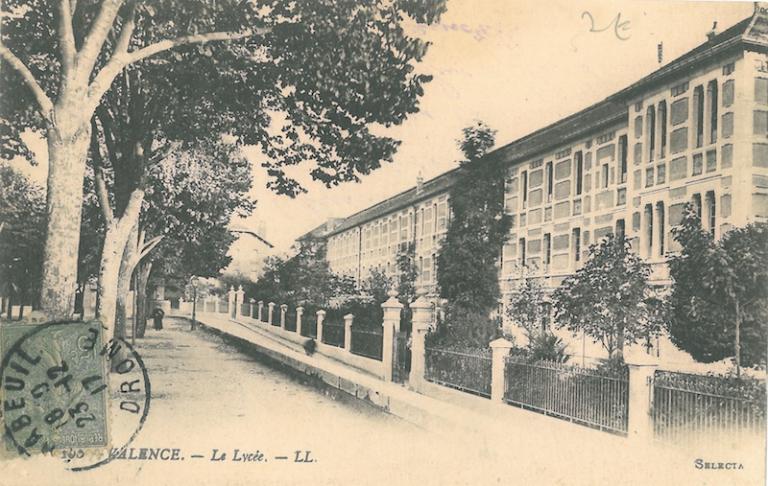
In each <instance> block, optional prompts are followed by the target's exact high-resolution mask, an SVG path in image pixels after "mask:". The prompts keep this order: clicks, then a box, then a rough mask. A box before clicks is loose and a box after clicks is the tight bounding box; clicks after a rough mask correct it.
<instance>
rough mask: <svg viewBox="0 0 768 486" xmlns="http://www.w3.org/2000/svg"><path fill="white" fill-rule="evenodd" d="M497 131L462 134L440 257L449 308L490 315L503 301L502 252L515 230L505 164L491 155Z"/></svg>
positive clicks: (476, 127)
mask: <svg viewBox="0 0 768 486" xmlns="http://www.w3.org/2000/svg"><path fill="white" fill-rule="evenodd" d="M494 136H495V131H494V130H492V129H490V128H489V127H488V126H486V125H485V124H484V123H482V122H478V123H477V124H476V125H473V126H470V127H468V128H465V129H464V130H463V138H462V139H461V140H459V141H458V144H459V147H460V148H461V149H462V150H463V151H464V156H465V160H463V161H461V169H460V170H461V175H460V178H459V180H458V181H457V182H456V184H454V185H453V187H452V188H451V190H450V193H449V200H450V202H451V210H452V217H451V219H450V221H449V224H448V231H447V233H446V236H445V240H444V241H443V244H442V247H441V250H440V255H439V256H438V265H437V281H438V285H439V287H440V292H441V296H442V297H444V298H446V299H448V300H449V302H450V305H452V306H459V307H461V308H463V309H466V310H467V311H470V312H477V313H482V314H488V313H489V312H490V311H491V310H492V309H495V308H496V306H497V305H498V300H499V281H498V270H497V268H496V264H497V260H498V257H499V251H500V248H501V247H502V245H503V244H504V240H505V238H506V237H507V234H508V232H509V227H510V220H509V216H508V215H505V214H504V166H503V164H502V163H501V161H499V160H497V159H495V158H494V157H492V156H486V154H487V152H488V151H489V150H490V149H491V148H492V147H493V144H494Z"/></svg>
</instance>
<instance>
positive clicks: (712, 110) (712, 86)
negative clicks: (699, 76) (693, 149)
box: [707, 79, 717, 143]
mask: <svg viewBox="0 0 768 486" xmlns="http://www.w3.org/2000/svg"><path fill="white" fill-rule="evenodd" d="M707 98H709V143H715V142H717V80H716V79H713V80H712V81H710V82H709V85H708V86H707Z"/></svg>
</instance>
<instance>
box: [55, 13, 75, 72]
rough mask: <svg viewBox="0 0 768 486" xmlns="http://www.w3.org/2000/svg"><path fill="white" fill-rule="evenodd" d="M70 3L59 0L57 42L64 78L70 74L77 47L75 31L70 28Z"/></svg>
mask: <svg viewBox="0 0 768 486" xmlns="http://www.w3.org/2000/svg"><path fill="white" fill-rule="evenodd" d="M71 8H72V5H71V4H70V0H59V43H60V44H61V64H62V68H63V71H64V72H63V74H64V79H68V78H69V77H70V75H71V74H72V68H73V66H74V63H75V56H76V54H77V49H76V48H75V33H74V31H73V29H72V9H71Z"/></svg>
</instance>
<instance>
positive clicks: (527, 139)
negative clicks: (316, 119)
mask: <svg viewBox="0 0 768 486" xmlns="http://www.w3.org/2000/svg"><path fill="white" fill-rule="evenodd" d="M745 45H746V46H750V47H759V48H760V49H762V50H768V14H767V13H764V12H762V11H759V10H758V9H756V11H755V14H754V15H753V16H751V17H748V18H746V19H744V20H742V21H740V22H738V23H737V24H735V25H733V26H732V27H730V28H728V29H726V30H724V31H723V32H721V33H720V34H717V35H714V36H712V38H710V39H708V40H707V41H706V42H705V43H703V44H701V45H699V46H697V47H695V48H694V49H692V50H690V51H688V52H686V53H685V54H683V55H682V56H680V57H678V58H677V59H675V60H673V61H671V62H669V63H668V64H666V65H664V66H663V67H661V68H659V69H657V70H656V71H654V72H652V73H651V74H649V75H647V76H645V77H643V78H642V79H640V80H639V81H637V82H635V83H633V84H631V85H630V86H628V87H627V88H624V89H622V90H621V91H619V92H617V93H614V94H613V95H611V96H608V97H607V98H605V99H604V100H602V101H600V102H598V103H595V104H593V105H591V106H589V107H587V108H585V109H583V110H581V111H579V112H577V113H574V114H573V115H570V116H568V117H566V118H563V119H561V120H558V121H557V122H555V123H552V124H551V125H548V126H546V127H544V128H541V129H539V130H537V131H535V132H533V133H530V134H528V135H526V136H524V137H522V138H520V139H518V140H515V141H513V142H510V143H508V144H506V145H504V146H502V147H499V148H498V149H496V150H494V151H492V152H490V153H489V154H488V155H487V156H490V157H500V158H501V160H503V161H504V162H505V163H510V164H511V163H515V162H519V161H521V160H524V159H528V158H532V157H535V156H536V155H538V154H540V153H543V152H545V151H551V149H552V147H553V146H556V145H565V144H567V143H568V142H570V141H572V140H575V139H578V138H580V137H582V136H584V135H586V134H587V133H589V132H594V131H597V130H600V129H601V128H608V127H610V126H615V125H616V124H617V123H620V122H624V123H627V122H628V121H627V120H628V113H627V111H628V102H629V100H630V99H631V98H632V97H633V96H636V95H637V93H638V92H640V90H643V89H648V88H649V87H652V86H654V85H659V84H661V83H665V82H667V81H669V80H670V78H672V77H676V76H679V75H680V74H681V73H686V72H689V71H691V70H693V69H694V67H695V66H697V65H698V64H700V63H701V61H703V60H706V59H710V58H712V57H716V56H719V55H723V54H727V53H730V52H732V50H734V49H737V48H743V47H744V46H745ZM459 176H460V174H459V169H458V168H456V169H453V170H451V171H449V172H446V173H444V174H441V175H439V176H437V177H435V178H434V179H431V180H429V181H426V182H424V183H423V186H422V189H421V190H419V191H417V188H416V187H412V188H410V189H408V190H407V191H404V192H401V193H399V194H397V195H395V196H393V197H391V198H389V199H386V200H384V201H382V202H380V203H378V204H375V205H373V206H371V207H369V208H366V209H364V210H362V211H359V212H357V213H355V214H353V215H351V216H349V217H348V218H347V219H345V220H344V222H343V223H342V224H341V225H339V226H338V227H336V228H335V229H334V230H332V231H330V232H329V233H328V234H327V235H326V236H331V235H334V234H338V233H341V232H342V231H346V230H348V229H350V228H354V227H355V226H357V225H360V224H363V223H366V222H368V221H371V220H373V219H376V218H379V217H381V216H384V215H386V214H388V213H391V212H393V211H397V210H400V209H402V208H404V207H407V206H409V205H411V204H414V203H415V202H418V201H419V200H421V199H424V198H427V197H431V196H433V195H435V194H437V193H440V192H443V191H445V190H447V189H449V188H450V187H451V186H452V185H453V183H454V182H456V180H458V178H459Z"/></svg>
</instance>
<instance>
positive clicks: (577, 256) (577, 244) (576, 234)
mask: <svg viewBox="0 0 768 486" xmlns="http://www.w3.org/2000/svg"><path fill="white" fill-rule="evenodd" d="M571 241H572V242H573V243H572V244H573V261H574V262H578V261H579V260H581V228H573V231H572V232H571Z"/></svg>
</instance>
